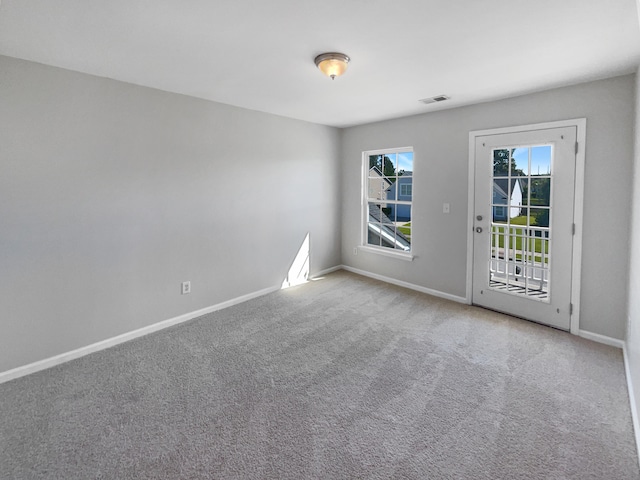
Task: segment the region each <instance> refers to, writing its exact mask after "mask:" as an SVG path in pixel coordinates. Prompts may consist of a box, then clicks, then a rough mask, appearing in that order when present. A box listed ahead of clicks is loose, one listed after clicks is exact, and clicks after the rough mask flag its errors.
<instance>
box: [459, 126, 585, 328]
mask: <svg viewBox="0 0 640 480" xmlns="http://www.w3.org/2000/svg"><path fill="white" fill-rule="evenodd" d="M557 127H576V129H577V132H576V139H577V142H578V151H577V153H576V177H575V197H574V202H573V212H574V220H573V221H574V223H575V235H574V236H573V257H572V259H571V304H572V305H573V310H572V313H571V327H570V332H571V333H573V334H574V335H578V334H579V333H580V283H581V278H582V277H581V270H582V262H581V259H582V213H583V203H584V166H585V145H586V138H587V119H586V118H576V119H572V120H560V121H555V122H545V123H536V124H532V125H520V126H516V127H502V128H492V129H490V130H474V131H472V132H469V180H468V186H467V187H468V188H467V190H468V195H469V200H468V210H467V212H468V214H467V217H468V218H467V290H466V295H465V299H466V301H467V303H468V304H471V300H472V282H473V226H474V218H473V215H474V210H475V205H474V198H475V176H476V171H475V170H476V155H475V146H476V138H477V137H482V136H485V135H498V134H503V133H517V132H526V131H532V130H546V129H549V128H557Z"/></svg>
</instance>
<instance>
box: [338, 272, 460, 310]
mask: <svg viewBox="0 0 640 480" xmlns="http://www.w3.org/2000/svg"><path fill="white" fill-rule="evenodd" d="M342 269H343V270H346V271H348V272H352V273H357V274H358V275H362V276H363V277H369V278H373V279H375V280H380V281H382V282H386V283H391V284H393V285H398V286H399V287H404V288H409V289H411V290H416V291H418V292H422V293H427V294H429V295H433V296H434V297H440V298H446V299H447V300H452V301H454V302H458V303H464V304H467V303H468V302H467V299H466V298H464V297H459V296H457V295H451V294H450V293H445V292H441V291H439V290H432V289H431V288H427V287H421V286H420V285H415V284H413V283H409V282H404V281H402V280H396V279H395V278H391V277H385V276H384V275H378V274H377V273H371V272H367V271H365V270H360V269H358V268H353V267H350V266H348V265H342Z"/></svg>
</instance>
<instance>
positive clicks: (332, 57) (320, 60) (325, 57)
mask: <svg viewBox="0 0 640 480" xmlns="http://www.w3.org/2000/svg"><path fill="white" fill-rule="evenodd" d="M349 60H350V58H349V57H347V56H346V55H345V54H344V53H336V52H331V53H323V54H322V55H318V56H317V57H316V60H315V62H316V65H317V67H318V68H319V69H320V71H321V72H322V73H324V74H325V75H326V76H328V77H331V79H332V80H333V79H335V78H336V77H339V76H340V75H342V74H343V73H344V72H345V71H346V70H347V66H348V65H349Z"/></svg>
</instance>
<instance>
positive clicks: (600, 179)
mask: <svg viewBox="0 0 640 480" xmlns="http://www.w3.org/2000/svg"><path fill="white" fill-rule="evenodd" d="M634 79H635V76H634V75H627V76H623V77H617V78H613V79H608V80H602V81H597V82H591V83H585V84H580V85H576V86H572V87H566V88H560V89H555V90H550V91H546V92H542V93H536V94H531V95H526V96H521V97H516V98H511V99H507V100H502V101H496V102H491V103H485V104H480V105H474V106H469V107H463V108H457V109H451V110H445V111H440V112H434V113H429V114H424V115H419V116H413V117H407V118H402V119H397V120H391V121H386V122H380V123H374V124H369V125H363V126H358V127H352V128H349V129H346V130H344V131H343V137H342V138H343V143H342V159H343V165H342V168H343V170H342V172H343V212H342V262H343V264H345V265H348V266H351V267H354V268H358V269H362V270H366V271H368V272H372V273H376V274H379V275H385V276H388V277H391V278H394V279H398V280H402V281H406V282H410V283H413V284H415V285H419V286H422V287H426V288H430V289H434V290H438V291H440V292H444V293H447V294H452V295H456V296H460V297H464V296H465V289H466V275H467V271H466V254H467V253H466V252H467V218H468V212H467V197H468V196H467V183H468V177H467V175H468V162H469V151H468V144H469V143H468V142H469V140H468V139H469V132H470V131H472V130H482V129H488V128H496V127H506V126H515V125H524V124H532V123H541V122H548V121H554V120H566V119H571V118H582V117H586V118H587V146H586V171H585V177H586V178H585V201H584V213H585V218H584V237H583V254H584V255H583V261H582V295H581V309H582V310H581V321H580V328H581V329H583V330H587V331H590V332H593V333H598V334H601V335H606V336H609V337H613V338H617V339H623V338H624V336H625V324H626V302H627V294H626V292H627V286H626V282H627V278H628V253H629V252H628V238H629V209H628V205H629V204H630V202H631V187H632V184H631V183H632V182H631V172H632V149H633V139H632V138H633V135H632V134H633V131H632V124H633V115H634V105H633V95H634V93H633V92H634ZM404 146H413V147H414V151H415V172H414V187H413V192H414V209H415V212H414V216H413V223H412V227H413V231H412V241H413V248H414V253H415V255H416V256H417V258H416V259H415V260H414V261H413V262H406V261H402V260H396V259H393V258H387V257H382V256H380V255H375V254H371V253H366V252H363V251H360V252H359V253H358V255H354V253H353V249H354V247H355V246H356V245H358V243H359V241H360V171H361V170H360V168H361V153H362V151H364V150H373V149H380V148H391V147H404ZM444 202H448V203H450V204H451V213H450V214H449V215H445V214H443V213H442V204H443V203H444Z"/></svg>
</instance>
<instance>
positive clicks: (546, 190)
mask: <svg viewBox="0 0 640 480" xmlns="http://www.w3.org/2000/svg"><path fill="white" fill-rule="evenodd" d="M550 200H551V178H548V177H547V178H536V177H532V178H531V206H532V207H536V206H542V207H548V206H550V205H551V203H550Z"/></svg>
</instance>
